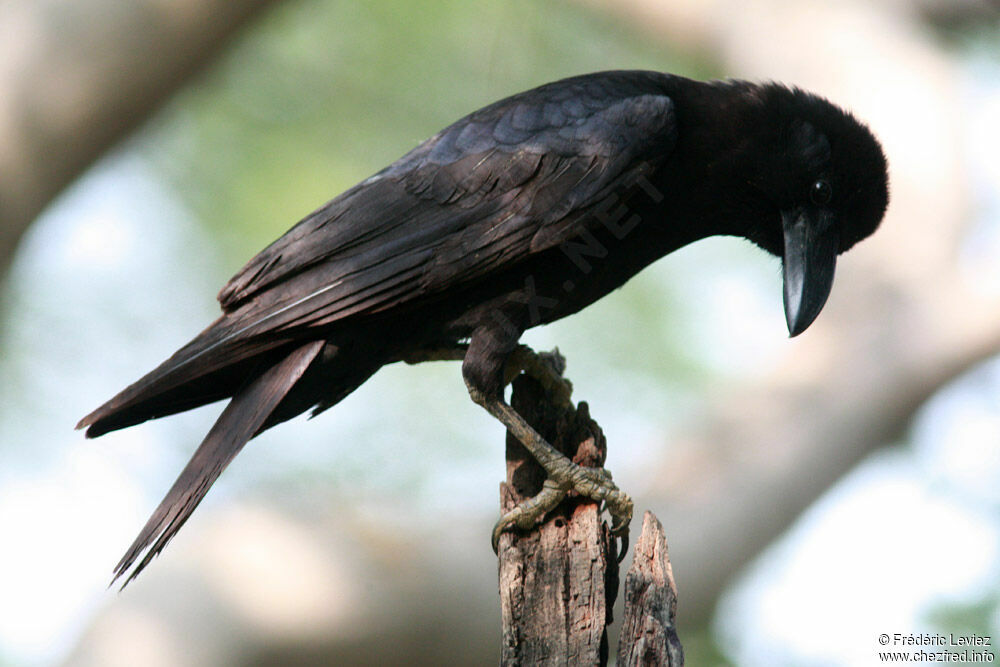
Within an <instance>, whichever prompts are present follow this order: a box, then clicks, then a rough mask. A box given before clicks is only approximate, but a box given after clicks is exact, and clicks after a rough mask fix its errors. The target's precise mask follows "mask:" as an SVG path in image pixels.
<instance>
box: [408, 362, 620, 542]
mask: <svg viewBox="0 0 1000 667" xmlns="http://www.w3.org/2000/svg"><path fill="white" fill-rule="evenodd" d="M468 351H469V348H468V346H466V345H454V346H448V345H445V346H441V347H437V348H428V349H425V350H419V351H415V352H412V353H410V354H408V355H407V356H405V357H404V359H403V360H404V361H406V362H407V363H411V364H414V363H420V362H423V361H439V360H440V361H445V360H459V359H463V360H464V359H466V354H467V353H468ZM522 371H524V372H525V373H526V374H527V375H529V376H530V377H532V378H534V379H535V380H537V381H538V382H539V383H540V384H541V385H542V387H543V388H544V389H545V390H546V391H547V392H549V394H551V395H552V396H554V397H555V399H556V400H557V401H558V405H559V407H561V408H564V409H567V410H572V409H575V407H574V406H573V402H572V401H571V400H570V395H571V393H572V391H573V387H572V385H571V384H570V382H569V381H568V380H566V379H565V378H563V377H562V376H561V375H559V373H557V372H556V371H554V370H553V369H552V368H551V367H550V366H549V365H548V364H547V363H545V361H543V360H542V358H541V357H540V356H539V355H538V354H537V353H535V352H534V350H532V349H531V348H530V347H528V346H527V345H518V346H517V347H516V348H515V349H514V350H513V352H511V353H510V354H509V355H508V356H507V360H506V364H505V366H504V368H503V379H502V385H501V392H500V396H499V397H490V396H488V395H487V393H486V392H485V391H483V390H482V389H480V388H479V387H478V386H477V385H476V383H475V382H473V381H471V380H470V377H469V374H466V373H463V375H464V376H465V384H466V387H467V388H468V390H469V396H470V397H471V398H472V400H473V401H475V402H476V403H477V404H479V405H481V406H482V407H483V408H485V409H486V411H487V412H489V413H490V414H491V415H493V416H494V417H495V418H496V419H498V420H499V421H500V423H502V424H503V425H504V426H506V427H507V430H509V431H510V432H511V433H513V434H514V437H515V438H517V439H518V440H519V441H520V442H521V443H522V444H523V445H524V446H525V448H526V449H527V450H528V452H530V453H531V455H532V456H533V457H534V458H535V460H536V461H538V463H539V465H541V466H542V468H543V469H544V470H545V472H546V474H547V475H548V479H546V480H545V483H544V484H543V485H542V490H541V491H540V492H539V493H538V495H536V496H535V497H533V498H531V499H529V500H526V501H525V502H523V503H521V504H520V505H518V506H517V507H515V508H514V509H513V510H511V511H510V512H508V513H507V514H505V515H504V516H502V517H501V518H500V520H499V521H498V522H497V523H496V525H495V526H494V528H493V539H492V541H493V550H494V551H496V550H497V547H498V544H499V540H500V535H501V534H502V533H503V532H504V531H506V530H508V529H510V528H512V527H516V528H521V529H524V530H527V529H529V528H532V527H534V526H535V524H537V523H538V521H539V519H541V518H542V517H543V516H545V515H546V514H547V513H548V512H550V511H551V510H552V509H553V508H555V507H556V505H558V504H559V503H560V502H561V501H562V499H563V498H565V497H566V494H567V493H568V492H569V491H571V490H572V491H576V492H577V493H579V494H580V495H582V496H584V497H587V498H591V499H592V500H595V501H597V502H603V503H604V506H605V507H606V508H607V510H608V512H609V513H610V514H611V518H612V523H611V531H612V533H614V534H615V535H623V534H625V533H627V530H628V525H629V522H630V521H631V520H632V509H633V507H632V499H631V498H629V497H628V495H627V494H625V493H624V492H622V491H621V490H620V489H619V488H618V487H617V486H615V484H614V482H612V481H611V473H610V472H608V471H607V470H605V469H604V468H587V467H584V466H580V465H577V464H576V463H573V462H572V461H571V460H570V459H569V458H567V457H566V456H565V455H564V454H562V453H561V452H559V450H557V449H556V448H555V447H553V446H552V445H550V444H549V443H548V442H546V440H545V438H543V437H542V436H541V435H539V433H538V432H537V431H536V430H535V429H534V428H532V427H531V425H530V424H528V422H527V421H525V419H524V418H523V417H522V416H521V415H520V414H518V413H517V412H516V411H515V410H514V409H513V408H512V407H511V406H510V405H509V404H508V403H507V402H506V401H504V400H503V393H502V387H504V386H506V385H508V384H510V383H511V382H513V380H514V378H516V377H517V376H518V374H520V373H521V372H522Z"/></svg>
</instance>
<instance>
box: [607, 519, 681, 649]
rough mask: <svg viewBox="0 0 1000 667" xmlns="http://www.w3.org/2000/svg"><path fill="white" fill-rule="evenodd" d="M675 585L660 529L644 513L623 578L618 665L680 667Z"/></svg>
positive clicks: (664, 540)
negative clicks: (623, 616)
mask: <svg viewBox="0 0 1000 667" xmlns="http://www.w3.org/2000/svg"><path fill="white" fill-rule="evenodd" d="M676 616H677V586H676V585H675V584H674V571H673V568H671V566H670V558H669V556H668V554H667V537H666V535H664V533H663V526H662V525H661V524H660V522H659V520H658V519H657V518H656V517H655V516H653V513H652V512H646V514H645V515H644V516H643V518H642V534H641V535H639V541H638V542H636V545H635V556H634V558H633V559H632V567H630V568H629V571H628V574H627V575H625V619H624V621H623V623H622V630H621V634H620V635H619V639H618V663H617V664H618V665H628V666H629V667H631V666H632V665H667V666H669V667H682V666H683V664H684V650H683V649H682V648H681V641H680V639H678V637H677V628H676V626H675V624H674V619H675V617H676Z"/></svg>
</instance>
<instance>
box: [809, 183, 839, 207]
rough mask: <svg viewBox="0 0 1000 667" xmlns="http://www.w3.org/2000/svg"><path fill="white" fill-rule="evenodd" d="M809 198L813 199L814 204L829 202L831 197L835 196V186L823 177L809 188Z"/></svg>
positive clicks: (820, 204)
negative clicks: (831, 185) (832, 186)
mask: <svg viewBox="0 0 1000 667" xmlns="http://www.w3.org/2000/svg"><path fill="white" fill-rule="evenodd" d="M809 198H810V199H812V202H813V203H814V204H817V205H819V206H822V205H824V204H829V203H830V199H832V198H833V188H831V187H830V184H829V183H827V182H826V181H824V180H823V179H822V178H821V179H819V180H818V181H816V182H815V183H813V184H812V188H811V189H810V190H809Z"/></svg>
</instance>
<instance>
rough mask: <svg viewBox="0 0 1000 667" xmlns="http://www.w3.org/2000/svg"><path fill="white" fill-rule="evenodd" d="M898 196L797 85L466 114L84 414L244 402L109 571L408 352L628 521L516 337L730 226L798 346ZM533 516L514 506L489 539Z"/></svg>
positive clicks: (256, 272) (502, 106) (145, 414)
mask: <svg viewBox="0 0 1000 667" xmlns="http://www.w3.org/2000/svg"><path fill="white" fill-rule="evenodd" d="M887 203H888V176H887V171H886V161H885V157H884V155H883V153H882V149H881V147H880V146H879V143H878V141H876V139H875V138H874V137H873V136H872V134H871V132H869V130H868V129H867V128H866V127H865V126H864V125H862V124H861V123H860V122H858V121H857V120H856V119H855V118H854V117H852V116H851V115H850V114H849V113H847V112H845V111H843V110H841V109H840V108H838V107H836V106H834V105H833V104H831V103H830V102H828V101H826V100H824V99H822V98H820V97H817V96H815V95H811V94H809V93H806V92H803V91H801V90H799V89H796V88H787V87H785V86H782V85H778V84H773V83H766V84H754V83H747V82H743V81H721V82H720V81H714V82H708V83H705V82H699V81H692V80H690V79H686V78H683V77H680V76H673V75H670V74H663V73H657V72H644V71H612V72H600V73H595V74H587V75H583V76H577V77H573V78H569V79H564V80H562V81H557V82H554V83H550V84H547V85H544V86H541V87H539V88H535V89H533V90H529V91H527V92H523V93H520V94H518V95H514V96H512V97H508V98H507V99H504V100H501V101H499V102H495V103H494V104H491V105H489V106H487V107H484V108H482V109H480V110H479V111H475V112H473V113H472V114H470V115H468V116H466V117H465V118H462V119H461V120H459V121H457V122H456V123H454V124H452V125H450V126H448V127H447V128H445V129H444V130H442V131H441V132H439V133H438V134H436V135H434V136H433V137H431V138H430V139H428V140H427V141H425V142H423V143H422V144H420V145H419V146H417V147H416V148H414V149H413V150H411V151H410V152H409V153H407V154H406V155H404V156H403V157H402V158H400V159H399V160H397V161H396V162H394V163H393V164H391V165H389V166H388V167H386V168H385V169H383V170H382V171H380V172H378V173H377V174H375V175H374V176H372V177H371V178H368V179H367V180H365V181H362V182H361V183H359V184H358V185H356V186H354V187H353V188H351V189H350V190H348V191H346V192H344V193H343V194H341V195H340V196H338V197H336V198H335V199H333V200H332V201H330V202H329V203H327V204H325V205H324V206H322V207H321V208H319V209H317V210H316V211H314V212H313V213H311V214H310V215H308V216H307V217H306V218H305V219H303V220H302V221H301V222H299V223H298V224H297V225H295V226H294V227H292V228H291V229H290V230H289V231H288V232H287V233H286V234H285V235H284V236H282V237H281V238H279V239H278V240H277V241H275V242H274V243H272V244H271V245H270V246H268V247H267V248H266V249H264V251H263V252H261V253H260V254H259V255H257V256H256V257H254V258H253V259H251V260H250V262H249V263H248V264H247V265H246V266H245V267H243V269H242V270H240V271H239V273H237V274H236V275H235V276H234V277H233V278H232V280H230V281H229V283H228V284H227V285H226V286H225V287H224V288H223V289H222V291H221V292H220V293H219V301H220V303H221V305H222V315H221V316H220V317H219V319H217V320H216V321H215V322H213V323H212V324H211V325H210V326H209V327H208V328H207V329H205V330H204V331H202V332H201V333H200V334H199V335H198V336H196V337H195V338H194V340H192V341H191V342H189V343H188V344H187V345H185V346H184V347H182V348H181V349H180V350H178V351H177V352H176V353H175V354H174V355H173V356H172V357H170V358H169V359H167V360H166V361H165V362H163V363H162V364H161V365H160V366H159V367H157V368H156V369H155V370H153V371H152V372H150V373H149V374H148V375H146V376H145V377H143V378H142V379H140V380H139V381H138V382H136V383H135V384H133V385H131V386H129V387H128V388H126V389H125V390H123V391H122V392H121V393H120V394H118V395H117V396H115V397H114V398H112V399H111V400H110V401H108V402H107V403H105V404H104V405H102V406H101V407H99V408H98V409H97V410H95V411H94V412H92V413H91V414H89V415H87V416H86V417H84V418H83V420H81V421H80V423H79V425H78V427H79V428H83V427H87V435H88V436H90V437H95V436H99V435H101V434H103V433H107V432H108V431H113V430H115V429H119V428H124V427H126V426H132V425H133V424H138V423H140V422H143V421H145V420H147V419H155V418H158V417H163V416H166V415H170V414H174V413H176V412H181V411H183V410H189V409H191V408H194V407H197V406H200V405H203V404H206V403H210V402H213V401H217V400H220V399H231V400H230V402H229V404H228V406H227V407H226V408H225V410H223V412H222V415H221V416H220V417H219V419H218V421H217V422H216V424H215V426H214V427H213V428H212V430H211V431H209V433H208V435H207V436H206V438H205V440H204V442H202V444H201V446H200V447H199V448H198V450H197V451H196V452H195V454H194V456H193V457H192V458H191V461H190V462H189V463H188V465H187V467H186V468H185V469H184V471H183V472H182V473H181V475H180V477H179V478H178V480H177V481H176V483H175V484H174V485H173V487H171V489H170V491H169V492H168V493H167V495H166V497H165V498H164V499H163V502H162V503H161V504H160V506H159V507H158V508H157V509H156V511H155V512H154V513H153V515H152V516H151V517H150V519H149V521H148V523H147V524H146V525H145V527H144V528H143V529H142V531H141V532H140V534H139V536H138V537H137V538H136V540H135V542H134V543H133V544H132V546H131V547H130V548H129V550H128V552H127V553H126V554H125V556H124V557H123V558H122V560H121V562H119V563H118V565H117V567H116V568H115V578H116V579H117V578H118V577H120V576H122V575H123V574H125V573H126V572H127V571H128V570H129V569H130V568H131V567H132V565H133V564H134V563H135V562H136V559H138V558H139V557H140V556H141V555H143V552H145V555H144V556H143V557H142V559H141V560H140V561H139V562H138V565H137V566H136V567H135V569H134V570H133V571H132V573H131V574H130V576H129V577H128V578H126V584H127V583H128V582H129V581H131V579H132V578H134V577H135V576H136V575H137V574H138V573H139V572H140V571H141V570H142V569H143V568H144V567H145V566H146V565H148V564H149V561H150V560H151V559H152V558H153V557H154V556H155V555H156V554H157V553H159V552H160V550H162V549H163V547H164V546H165V545H166V543H167V542H168V541H169V540H170V538H171V537H172V536H173V535H174V534H175V533H176V532H177V531H178V530H179V529H180V527H181V526H182V525H183V524H184V522H185V521H186V520H187V518H188V517H189V516H190V514H191V512H192V511H193V510H194V508H195V507H196V506H197V505H198V503H199V502H200V501H201V499H202V498H203V497H204V495H205V493H206V492H207V491H208V488H209V487H210V486H211V485H212V483H213V482H214V481H215V479H216V478H217V477H218V476H219V474H220V473H221V472H222V469H223V468H225V467H226V465H227V464H228V463H229V462H230V461H231V460H232V459H233V457H234V456H235V455H236V454H237V453H238V452H239V451H240V449H241V448H242V447H243V445H244V444H245V443H246V442H247V441H248V440H249V439H250V438H252V437H254V436H255V435H257V434H258V433H260V432H261V431H263V430H265V429H267V428H270V427H271V426H274V425H275V424H278V423H280V422H282V421H285V420H287V419H290V418H291V417H294V416H296V415H298V414H300V413H302V412H304V411H306V410H309V409H310V408H312V410H313V414H316V413H319V412H321V411H323V410H326V409H327V408H330V407H332V406H334V405H336V404H337V402H339V401H340V400H341V399H343V398H344V397H345V396H347V395H348V394H350V393H351V392H352V391H354V390H355V389H357V388H358V387H359V386H360V385H361V384H362V383H363V382H364V381H365V380H367V379H368V378H369V377H371V376H372V374H374V373H375V372H376V371H377V370H378V369H379V368H381V367H382V366H384V365H385V364H388V363H392V362H395V361H409V362H417V361H421V360H429V359H441V358H454V359H464V361H463V364H462V374H463V377H464V379H465V382H466V385H467V386H468V389H469V392H470V394H471V396H472V398H473V399H474V400H475V401H476V402H477V403H479V404H480V405H482V406H484V407H485V408H486V409H487V410H489V411H490V413H491V414H493V415H494V416H496V417H497V418H498V419H500V420H501V421H502V422H503V423H504V424H505V425H506V426H507V427H508V429H510V430H511V432H512V433H514V434H515V435H516V436H517V437H518V438H520V439H521V440H522V441H523V442H524V443H525V445H526V446H528V448H529V450H531V451H532V453H533V454H534V455H535V456H536V457H537V458H539V460H540V463H542V465H543V467H545V468H546V470H547V471H548V473H549V475H550V477H551V478H552V479H551V483H550V484H549V485H547V487H546V488H547V490H548V491H550V492H552V493H554V494H556V495H559V494H564V493H565V491H566V490H567V489H569V488H575V489H577V490H578V491H581V492H583V493H585V494H587V495H589V496H591V497H594V498H599V499H603V500H605V501H607V502H608V504H609V507H610V509H611V510H612V514H613V515H614V516H615V523H616V527H617V528H621V527H622V523H623V522H625V521H627V517H628V515H629V514H630V513H631V501H629V500H628V498H627V496H625V495H624V494H622V493H621V492H620V491H618V490H617V488H615V487H614V486H613V485H612V484H611V483H610V480H609V479H606V478H605V477H604V476H602V473H597V472H595V471H594V469H589V468H588V469H581V468H579V467H577V466H575V465H573V464H572V463H571V462H569V461H568V460H566V459H565V458H564V457H562V456H561V455H559V454H558V453H556V452H555V451H554V450H553V449H552V448H551V447H549V446H548V445H547V443H545V442H544V440H542V438H541V437H540V436H538V434H537V433H535V431H534V430H533V429H531V428H530V426H528V425H527V424H526V423H525V422H524V421H523V420H522V419H521V418H520V416H519V415H518V414H517V413H515V412H514V411H513V410H511V408H510V407H509V405H508V404H507V403H506V402H505V401H504V393H503V389H504V386H505V382H506V381H507V380H508V379H509V374H510V371H511V368H512V367H513V368H515V369H516V368H520V367H524V366H531V364H532V357H531V355H530V354H528V353H527V352H525V349H524V348H523V347H520V346H518V345H517V341H518V339H519V337H520V336H521V334H522V333H523V332H524V331H525V329H527V328H529V327H533V326H536V325H539V324H545V323H547V322H552V321H554V320H557V319H559V318H561V317H565V316H566V315H571V314H573V313H575V312H577V311H578V310H580V309H581V308H584V307H585V306H587V305H589V304H591V303H593V302H594V301H596V300H597V299H600V298H601V297H603V296H604V295H606V294H608V293H609V292H611V291H612V290H614V289H615V288H617V287H620V286H621V285H622V284H624V283H625V282H626V281H627V280H628V279H629V278H631V277H632V276H634V275H635V274H636V273H637V272H638V271H639V270H640V269H642V268H643V267H645V266H646V265H648V264H650V263H651V262H653V261H655V260H656V259H658V258H660V257H662V256H664V255H666V254H668V253H670V252H672V251H674V250H676V249H677V248H680V247H681V246H684V245H686V244H688V243H690V242H692V241H695V240H698V239H701V238H705V237H707V236H712V235H715V234H725V235H734V236H741V237H744V238H747V239H749V240H750V241H752V242H754V243H755V244H757V245H759V246H760V247H762V248H763V249H765V250H766V251H768V252H770V253H772V254H774V255H776V256H778V257H780V258H781V259H782V263H783V271H784V274H783V275H784V304H785V316H786V320H787V326H788V330H789V332H790V334H791V335H792V336H795V335H797V334H799V333H801V332H802V331H803V330H804V329H805V328H806V327H808V326H809V324H810V323H811V322H812V321H813V319H814V318H815V317H816V315H817V314H818V313H819V311H820V309H821V308H822V307H823V304H824V302H825V301H826V298H827V295H828V294H829V291H830V286H831V284H832V281H833V272H834V264H835V261H836V257H837V255H838V254H839V253H841V252H844V251H845V250H847V249H848V248H850V247H851V246H853V245H854V244H855V243H857V242H858V241H859V240H861V239H863V238H865V237H866V236H868V235H869V234H871V233H872V232H873V231H874V230H875V228H876V227H877V226H878V224H879V222H880V220H881V219H882V216H883V214H884V212H885V208H886V205H887ZM536 370H537V369H536ZM539 504H541V505H546V503H539ZM529 510H533V511H529ZM537 513H538V507H529V508H526V509H525V511H524V512H520V513H518V511H517V510H515V513H514V514H517V515H516V516H513V517H507V518H505V519H502V520H501V523H499V524H498V526H497V532H496V533H495V537H496V535H497V534H499V531H500V530H503V529H504V528H506V527H508V526H510V525H526V524H530V522H531V521H533V520H534V518H535V515H537ZM147 549H148V550H147Z"/></svg>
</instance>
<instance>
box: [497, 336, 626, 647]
mask: <svg viewBox="0 0 1000 667" xmlns="http://www.w3.org/2000/svg"><path fill="white" fill-rule="evenodd" d="M543 356H546V357H547V359H548V360H551V361H552V362H553V367H554V368H557V369H558V370H559V371H560V372H561V371H562V359H561V357H558V356H557V354H556V355H543ZM513 387H514V389H513V397H512V400H511V403H512V405H513V407H514V409H515V410H517V411H518V412H519V413H520V414H521V415H522V416H523V417H524V418H525V419H527V420H528V423H530V424H531V425H532V426H534V427H535V429H536V430H537V431H538V432H539V433H540V434H541V435H542V436H544V437H545V438H546V439H547V440H548V441H549V442H550V443H551V444H552V445H553V446H555V447H556V448H557V449H559V450H560V451H561V452H563V453H564V454H566V455H567V456H570V457H571V458H572V459H573V460H574V462H576V463H578V464H580V465H586V466H594V467H596V466H600V465H602V464H603V463H604V457H605V441H604V435H603V434H602V433H601V429H600V427H599V426H598V425H597V424H596V423H595V422H594V421H593V420H592V419H590V415H589V412H588V409H587V404H586V403H580V404H579V406H577V409H576V411H575V412H573V413H567V412H564V411H562V410H561V409H559V408H557V407H555V404H554V402H551V401H550V400H547V397H546V396H545V392H544V390H543V389H542V387H541V385H540V384H539V383H538V382H537V381H535V380H534V379H532V378H529V377H527V376H524V375H522V376H520V377H518V378H517V379H516V380H515V381H514V385H513ZM544 479H545V473H544V471H543V470H542V469H541V467H540V466H539V465H538V464H537V463H536V462H535V461H534V459H533V458H532V457H531V456H530V455H529V454H528V452H527V451H526V450H525V449H524V447H523V446H522V445H521V443H520V442H518V441H517V440H516V439H515V438H514V437H513V436H511V435H510V434H508V436H507V482H506V483H505V484H503V485H501V488H500V495H501V509H502V511H504V512H507V511H510V510H511V509H512V508H513V507H514V506H515V505H516V504H517V503H519V502H521V501H523V500H525V499H527V498H530V497H532V496H534V495H535V494H536V493H538V491H539V490H540V489H541V486H542V482H543V481H544ZM598 509H599V508H598V506H597V504H596V503H594V502H593V501H590V500H581V499H579V498H571V497H570V498H567V499H565V500H564V501H563V502H562V503H560V505H559V506H557V507H556V508H555V510H553V511H552V512H550V513H549V515H548V516H547V517H546V518H545V521H544V522H543V523H542V524H541V525H540V526H538V527H536V528H535V529H533V530H531V531H529V532H527V533H512V532H508V533H505V534H504V535H503V536H502V537H501V538H500V549H499V557H500V600H501V608H502V621H503V643H502V647H501V663H502V664H504V665H522V664H523V665H536V664H544V665H604V664H607V657H608V637H607V626H608V624H609V623H610V622H611V608H612V606H613V604H614V600H615V596H616V595H617V590H618V561H617V545H616V540H615V538H614V537H613V536H612V535H611V532H610V529H609V528H608V526H607V524H606V523H604V522H603V521H601V519H600V515H599V514H598Z"/></svg>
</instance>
